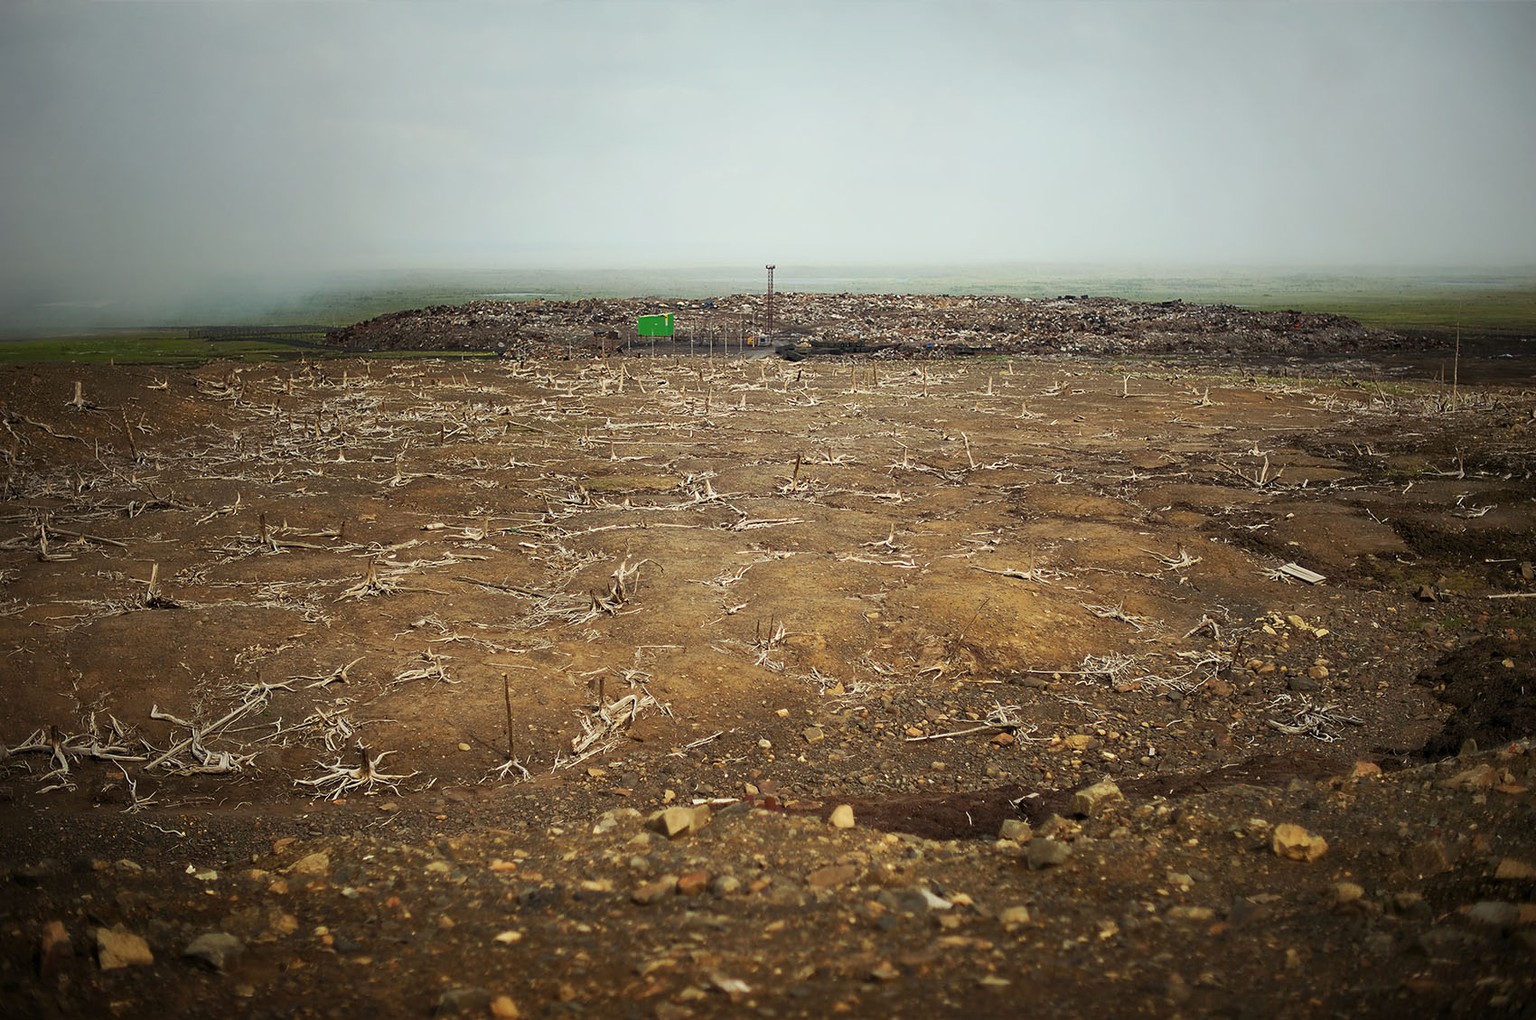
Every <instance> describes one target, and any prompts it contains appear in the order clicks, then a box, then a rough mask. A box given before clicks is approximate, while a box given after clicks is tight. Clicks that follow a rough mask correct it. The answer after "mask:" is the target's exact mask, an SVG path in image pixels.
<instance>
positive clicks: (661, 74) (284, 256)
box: [0, 0, 1536, 315]
mask: <svg viewBox="0 0 1536 1020" xmlns="http://www.w3.org/2000/svg"><path fill="white" fill-rule="evenodd" d="M1533 53H1536V5H1533V4H1528V3H1497V4H1481V3H1467V2H1457V3H1443V4H1436V3H1275V4H1269V3H1188V4H1186V3H1148V2H1140V0H1135V2H1127V3H1116V2H1102V3H1022V2H1019V3H1013V2H1003V3H965V2H954V0H944V2H938V0H935V2H932V3H900V2H878V3H877V2H843V3H823V2H808V3H802V2H796V0H783V2H777V3H745V2H729V0H726V2H702V0H701V2H645V0H638V2H637V0H623V2H563V3H554V2H541V3H535V2H530V3H469V2H464V3H456V2H428V0H422V2H414V3H410V2H406V3H390V2H324V0H319V2H253V0H247V2H239V0H207V2H127V0H119V2H111V0H107V2H98V3H81V2H75V0H36V2H33V0H6V2H4V3H0V138H3V144H0V245H3V252H0V259H3V263H0V315H7V314H9V315H22V314H24V313H25V311H26V310H27V309H35V308H36V307H38V306H41V305H46V304H50V303H58V302H64V303H78V304H83V305H89V304H92V303H95V304H97V305H99V307H101V308H102V309H111V308H116V309H119V310H128V309H131V310H132V311H133V312H134V313H136V314H146V315H148V314H154V313H155V312H156V311H157V310H168V309H173V308H175V307H178V306H179V304H180V303H184V302H185V301H186V300H188V299H189V298H193V297H199V296H202V297H206V296H207V295H209V294H222V293H238V292H245V293H252V294H254V293H262V294H265V293H270V292H277V291H281V290H285V289H293V290H302V289H303V288H306V287H309V286H313V285H314V284H315V283H316V282H318V281H320V280H322V279H327V278H330V277H331V276H333V275H334V274H336V273H368V272H374V271H387V270H399V269H408V268H418V267H420V268H453V267H481V268H484V267H503V266H505V267H555V268H561V267H578V268H579V267H604V268H615V269H633V268H636V267H662V266H696V267H719V266H738V265H739V266H744V267H752V268H755V267H758V266H761V265H762V264H763V263H764V262H766V261H774V262H777V263H779V264H780V265H783V266H786V267H787V266H791V265H805V266H810V265H815V266H835V265H840V264H848V263H861V264H873V263H898V262H900V263H926V264H957V263H958V264H972V263H981V262H998V261H1006V262H1012V263H1050V264H1057V263H1062V262H1094V263H1103V264H1114V265H1135V266H1143V267H1147V266H1152V267H1156V266H1174V265H1187V266H1204V267H1231V266H1275V265H1289V266H1310V267H1321V268H1325V269H1326V268H1329V267H1357V266H1364V265H1369V266H1452V265H1460V266H1473V265H1475V266H1511V265H1521V266H1527V265H1536V186H1533V184H1532V182H1533V181H1536V131H1533V130H1532V129H1531V128H1532V115H1531V103H1532V99H1533V97H1536V59H1533V56H1532V54H1533ZM103 314H106V313H105V312H104V313H103Z"/></svg>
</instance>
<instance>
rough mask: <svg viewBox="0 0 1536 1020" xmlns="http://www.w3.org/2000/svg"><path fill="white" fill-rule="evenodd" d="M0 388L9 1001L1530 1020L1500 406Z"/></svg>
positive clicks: (881, 389)
mask: <svg viewBox="0 0 1536 1020" xmlns="http://www.w3.org/2000/svg"><path fill="white" fill-rule="evenodd" d="M0 406H3V409H4V419H5V427H6V433H5V434H4V435H3V436H0V446H3V447H4V455H5V461H6V464H5V503H4V506H3V511H4V529H3V541H0V570H3V573H0V653H3V655H4V660H3V661H4V667H5V673H4V684H3V687H0V744H3V745H4V747H5V752H4V754H3V755H0V868H3V871H0V880H3V885H0V998H3V999H4V1000H5V1001H6V1002H7V1005H6V1007H5V1009H4V1012H5V1013H6V1014H7V1015H11V1016H48V1017H51V1016H76V1015H86V1014H90V1015H113V1016H146V1015H164V1014H166V1013H168V1012H171V1013H180V1014H183V1015H196V1016H226V1017H227V1016H235V1015H238V1016H273V1017H277V1016H356V1015H359V1014H361V1013H363V1012H365V1011H367V1012H370V1013H373V1014H376V1015H380V1016H427V1015H432V1014H434V1013H436V1014H439V1015H441V1014H444V1013H454V1012H465V1013H468V1014H471V1015H499V1016H509V1015H523V1016H543V1015H564V1014H572V1015H586V1016H602V1017H608V1016H640V1017H662V1018H667V1017H688V1016H719V1015H742V1014H749V1015H750V1014H760V1015H764V1016H824V1015H832V1014H846V1015H854V1016H865V1015H881V1016H913V1017H919V1016H935V1015H956V1016H958V1015H966V1016H992V1015H1018V1014H1021V1013H1024V1012H1028V1013H1031V1014H1041V1015H1053V1016H1077V1015H1087V1014H1099V1015H1146V1016H1165V1015H1170V1014H1175V1013H1185V1014H1188V1015H1210V1014H1215V1015H1231V1016H1250V1015H1251V1016H1273V1015H1294V1016H1303V1015H1318V1016H1324V1015H1328V1016H1332V1015H1367V1016H1384V1015H1397V1014H1401V1013H1402V1012H1403V1011H1405V1010H1406V1011H1409V1012H1410V1013H1413V1014H1418V1015H1430V1014H1445V1015H1465V1016H1488V1015H1519V1016H1529V1015H1533V1011H1536V995H1533V982H1536V979H1533V977H1532V975H1533V973H1536V952H1533V950H1536V902H1533V900H1536V817H1533V812H1532V794H1531V793H1530V791H1529V787H1530V785H1531V779H1532V757H1531V755H1532V751H1531V744H1530V740H1529V737H1530V736H1531V734H1532V732H1533V730H1536V725H1533V723H1532V719H1533V715H1536V688H1533V687H1532V681H1533V680H1536V654H1533V651H1536V649H1533V627H1532V620H1533V612H1536V602H1533V601H1532V600H1531V599H1530V598H1529V597H1528V596H1530V595H1531V594H1532V592H1533V591H1536V584H1533V580H1532V568H1531V562H1532V561H1533V560H1536V512H1533V510H1536V506H1533V498H1536V479H1533V476H1532V470H1533V467H1536V399H1533V397H1532V394H1531V392H1530V390H1529V389H1526V390H1519V389H1515V388H1511V387H1498V386H1475V387H1466V386H1464V387H1461V388H1460V389H1459V391H1457V392H1456V393H1455V394H1454V399H1453V394H1452V392H1451V390H1450V389H1449V388H1448V387H1445V386H1437V385H1431V384H1422V385H1421V384H1412V383H1404V382H1389V383H1383V382H1380V381H1377V380H1373V379H1367V378H1360V377H1352V378H1351V377H1345V378H1327V379H1324V378H1300V377H1295V376H1292V377H1276V376H1261V375H1250V374H1245V373H1243V372H1241V371H1228V372H1225V373H1223V372H1220V371H1218V370H1215V369H1212V370H1210V371H1200V370H1196V369H1191V368H1189V367H1187V366H1186V367H1180V368H1170V367H1166V366H1161V365H1158V364H1154V363H1149V362H1137V363H1133V364H1116V363H1114V362H1112V361H1102V360H1101V361H1097V362H1093V361H1065V360H1051V361H1039V360H1029V361H1026V360H1023V359H1019V360H1015V361H1011V362H1010V361H1007V360H1002V359H998V360H985V361H980V360H978V361H970V362H943V361H936V362H932V363H873V362H864V363H852V364H850V363H847V362H841V363H838V362H820V361H815V362H803V363H800V364H790V363H786V362H782V361H778V360H774V359H759V360H747V361H743V360H731V361H725V360H718V361H707V360H704V359H686V358H685V359H680V360H676V359H665V358H663V359H655V360H650V359H644V358H638V359H637V358H630V359H626V360H620V359H617V358H616V359H612V360H609V361H606V362H602V361H573V362H558V361H542V362H527V363H513V362H510V361H509V362H500V363H487V362H477V363H472V364H449V363H444V362H415V361H394V362H364V361H335V362H325V363H320V364H283V365H273V366H239V367H232V366H229V365H222V366H221V365H211V366H207V367H204V368H201V369H198V370H195V371H180V370H162V369H141V368H122V367H114V368H80V367H70V366H64V367H39V368H32V367H7V368H5V369H3V370H0ZM1319 575H1320V576H1321V580H1319V581H1316V583H1311V582H1309V580H1308V578H1310V579H1315V578H1317V577H1318V576H1319ZM1103 780H1109V781H1111V782H1112V783H1113V784H1114V787H1115V788H1113V789H1112V788H1110V787H1105V786H1100V785H1097V784H1099V783H1100V782H1101V781H1103ZM1085 787H1092V788H1093V790H1092V792H1091V793H1087V794H1081V795H1078V796H1075V797H1074V792H1075V791H1081V790H1083V788H1085ZM1117 791H1118V792H1117ZM844 804H846V805H848V806H850V807H851V808H852V818H853V822H852V825H851V826H844V825H843V823H845V822H846V821H847V819H846V818H845V817H844V816H843V813H841V812H838V813H837V814H836V815H834V812H833V809H834V808H837V807H838V806H839V805H844ZM664 808H673V809H681V810H672V811H670V813H668V814H666V815H664V816H662V817H660V818H656V817H654V816H655V815H656V814H657V812H660V811H661V810H662V809H664ZM661 826H668V827H670V828H671V829H673V830H675V831H671V832H665V831H657V829H658V827H661ZM1005 826H1006V829H1005V828H1004V827H1005ZM1004 836H1006V838H1000V837H1004ZM204 936H214V937H212V938H204Z"/></svg>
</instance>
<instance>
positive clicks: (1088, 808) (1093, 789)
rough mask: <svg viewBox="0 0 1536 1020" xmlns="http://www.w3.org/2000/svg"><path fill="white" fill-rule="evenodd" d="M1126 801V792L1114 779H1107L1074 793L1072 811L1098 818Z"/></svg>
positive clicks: (1086, 816)
mask: <svg viewBox="0 0 1536 1020" xmlns="http://www.w3.org/2000/svg"><path fill="white" fill-rule="evenodd" d="M1123 803H1125V794H1123V793H1121V792H1120V787H1118V786H1116V785H1115V784H1114V782H1113V781H1112V780H1109V779H1105V780H1103V781H1102V782H1098V783H1094V784H1093V785H1092V786H1085V787H1083V788H1082V789H1081V790H1078V791H1077V792H1076V793H1074V794H1073V795H1072V813H1073V814H1076V815H1082V816H1084V817H1085V818H1097V817H1098V816H1099V815H1102V814H1104V813H1105V812H1106V811H1108V810H1109V809H1110V808H1111V807H1113V806H1114V805H1116V804H1123Z"/></svg>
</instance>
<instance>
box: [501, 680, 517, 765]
mask: <svg viewBox="0 0 1536 1020" xmlns="http://www.w3.org/2000/svg"><path fill="white" fill-rule="evenodd" d="M501 696H502V698H503V699H504V700H505V701H506V703H507V761H512V760H514V758H515V756H514V755H513V753H512V682H511V681H510V680H508V679H507V674H505V673H503V674H501Z"/></svg>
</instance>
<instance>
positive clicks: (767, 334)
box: [763, 266, 774, 344]
mask: <svg viewBox="0 0 1536 1020" xmlns="http://www.w3.org/2000/svg"><path fill="white" fill-rule="evenodd" d="M763 268H764V269H767V270H768V324H767V327H766V328H765V329H764V330H763V339H765V340H767V341H768V342H769V343H770V344H771V343H773V269H774V267H773V266H764V267H763Z"/></svg>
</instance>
